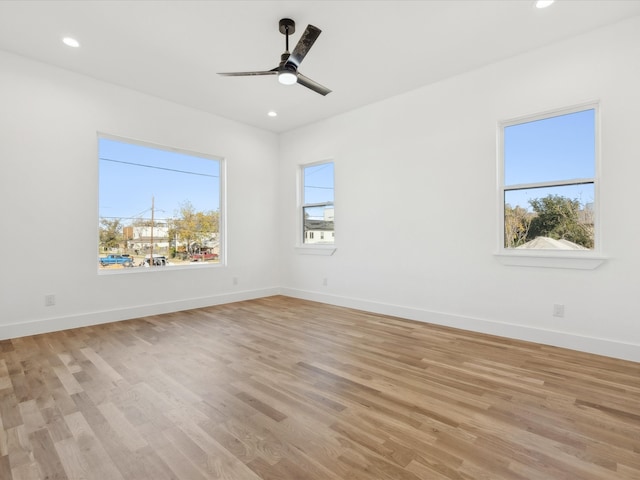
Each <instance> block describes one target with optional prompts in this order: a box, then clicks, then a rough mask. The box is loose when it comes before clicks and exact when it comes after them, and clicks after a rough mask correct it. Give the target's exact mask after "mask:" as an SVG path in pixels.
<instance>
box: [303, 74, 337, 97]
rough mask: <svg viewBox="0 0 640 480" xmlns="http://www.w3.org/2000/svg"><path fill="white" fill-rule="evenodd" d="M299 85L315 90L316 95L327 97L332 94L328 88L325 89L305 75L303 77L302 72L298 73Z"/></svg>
mask: <svg viewBox="0 0 640 480" xmlns="http://www.w3.org/2000/svg"><path fill="white" fill-rule="evenodd" d="M298 83H299V84H300V85H303V86H305V87H307V88H310V89H311V90H313V91H314V92H316V93H319V94H320V95H326V94H327V93H331V90H329V89H328V88H327V87H323V86H322V85H320V84H319V83H318V82H314V81H313V80H311V79H310V78H309V77H305V76H304V75H302V74H301V73H300V72H298Z"/></svg>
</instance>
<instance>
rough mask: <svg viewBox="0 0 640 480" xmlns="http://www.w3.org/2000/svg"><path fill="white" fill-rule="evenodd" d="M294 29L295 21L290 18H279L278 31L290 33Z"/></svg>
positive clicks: (284, 33)
mask: <svg viewBox="0 0 640 480" xmlns="http://www.w3.org/2000/svg"><path fill="white" fill-rule="evenodd" d="M295 31H296V22H294V21H293V20H291V19H290V18H283V19H282V20H280V33H281V34H283V35H291V34H292V33H295Z"/></svg>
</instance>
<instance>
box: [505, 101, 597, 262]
mask: <svg viewBox="0 0 640 480" xmlns="http://www.w3.org/2000/svg"><path fill="white" fill-rule="evenodd" d="M596 125H597V106H596V105H590V106H587V107H581V108H577V109H570V110H564V111H560V112H554V113H553V114H547V115H541V116H537V117H531V118H526V119H519V120H517V121H512V122H506V123H504V124H503V125H502V128H501V133H502V148H503V150H502V154H503V158H502V160H503V182H502V185H501V194H502V199H503V201H502V213H503V215H502V218H503V229H502V234H503V235H502V237H503V247H504V248H505V249H520V250H522V249H535V250H593V249H594V247H595V244H596V241H597V238H596V235H595V232H596V224H595V222H596V215H595V212H596V208H595V207H596V201H597V199H596V170H597V169H596V163H597V148H596V138H597V132H596Z"/></svg>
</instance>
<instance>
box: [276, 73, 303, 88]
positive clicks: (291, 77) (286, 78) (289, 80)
mask: <svg viewBox="0 0 640 480" xmlns="http://www.w3.org/2000/svg"><path fill="white" fill-rule="evenodd" d="M278 81H279V82H280V83H281V84H282V85H293V84H294V83H297V82H298V76H297V75H296V74H295V73H294V72H291V71H289V70H283V71H282V72H280V73H278Z"/></svg>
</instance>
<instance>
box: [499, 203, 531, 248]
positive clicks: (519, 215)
mask: <svg viewBox="0 0 640 480" xmlns="http://www.w3.org/2000/svg"><path fill="white" fill-rule="evenodd" d="M532 218H533V215H532V214H531V213H530V212H528V211H527V210H526V209H525V208H522V207H521V206H519V205H516V207H515V208H513V207H511V205H509V204H506V205H505V206H504V246H505V248H516V247H519V246H520V245H522V244H523V243H525V242H526V241H527V235H528V234H529V228H530V227H531V220H532Z"/></svg>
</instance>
